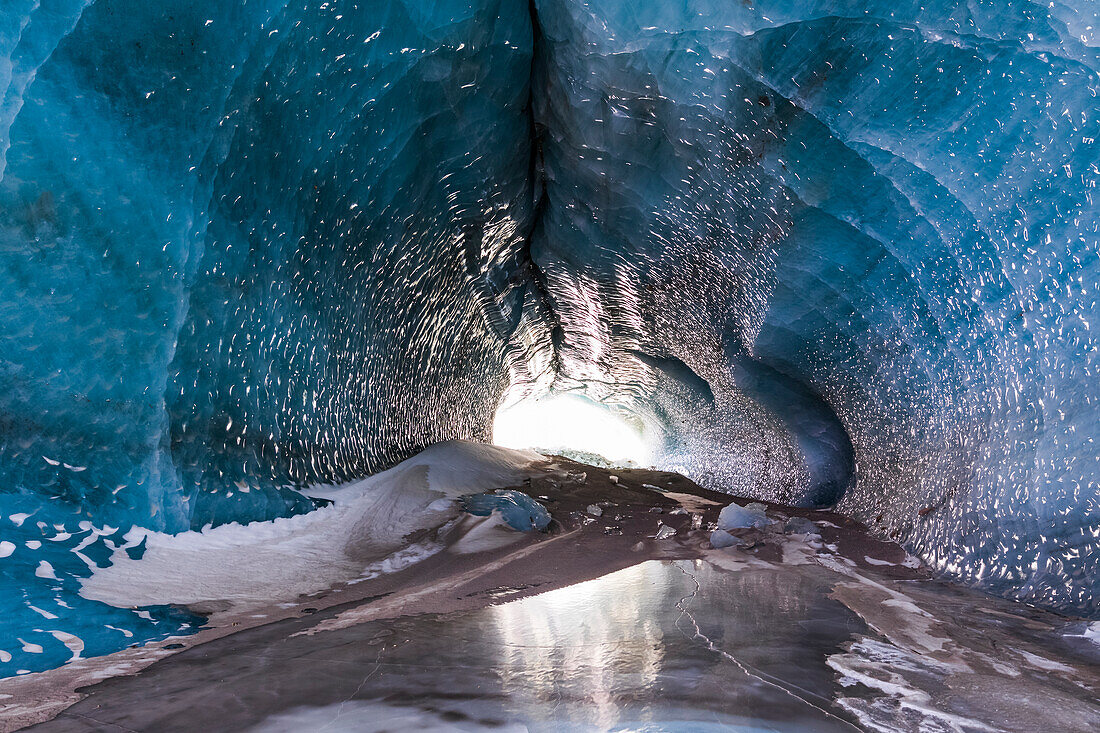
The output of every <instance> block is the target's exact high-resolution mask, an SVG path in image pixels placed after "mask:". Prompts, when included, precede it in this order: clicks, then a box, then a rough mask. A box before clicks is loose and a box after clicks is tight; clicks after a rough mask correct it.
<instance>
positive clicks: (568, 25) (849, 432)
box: [0, 0, 1100, 673]
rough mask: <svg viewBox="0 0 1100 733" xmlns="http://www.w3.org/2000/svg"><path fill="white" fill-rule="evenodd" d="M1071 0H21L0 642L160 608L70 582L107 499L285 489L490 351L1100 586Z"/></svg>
mask: <svg viewBox="0 0 1100 733" xmlns="http://www.w3.org/2000/svg"><path fill="white" fill-rule="evenodd" d="M532 12H533V15H532ZM1098 27H1100V19H1098V18H1097V6H1096V4H1095V3H1093V2H1087V1H1086V0H1071V1H1069V2H1063V3H1054V4H1051V5H1040V4H1035V3H1031V2H1024V1H1023V0H1005V1H1001V2H992V1H991V2H966V3H964V2H951V1H950V0H941V1H939V2H932V3H927V2H926V3H917V2H900V3H899V2H889V3H887V2H882V1H880V0H875V1H873V2H868V3H861V4H853V3H849V2H840V1H839V0H813V1H811V2H803V3H790V2H784V1H782V0H757V1H756V2H753V3H731V2H727V1H726V0H685V2H679V3H663V2H662V3H656V2H655V3H621V2H610V1H609V0H535V2H534V3H533V4H529V3H527V2H513V1H512V0H475V2H467V1H466V0H462V1H461V2H460V1H459V0H442V1H440V2H430V3H429V2H423V0H381V1H380V2H372V3H361V4H358V5H356V4H351V5H349V4H347V3H307V2H304V1H303V0H297V1H296V2H287V0H250V2H248V3H215V4H209V3H205V4H201V3H200V4H187V3H183V4H169V3H165V2H161V1H160V0H10V1H9V2H6V3H5V4H4V5H3V6H2V7H0V526H2V527H3V531H4V541H6V542H10V543H11V544H13V545H14V546H15V548H14V550H13V551H12V552H11V554H10V555H9V556H7V557H5V558H0V591H2V593H0V598H3V604H4V609H3V610H4V612H5V613H4V614H3V619H4V621H3V622H2V623H3V627H4V629H5V633H4V634H3V636H2V639H3V640H4V641H3V644H2V645H0V648H2V649H3V650H4V651H5V654H11V655H12V660H11V661H10V662H4V663H3V664H2V665H0V673H14V672H15V671H17V670H26V669H40V668H43V667H46V666H51V665H53V664H57V663H59V662H61V661H63V660H65V659H68V658H69V657H70V656H71V649H70V648H69V647H67V646H66V645H65V644H64V643H63V642H62V641H60V640H59V639H58V638H57V637H56V636H53V635H51V634H48V633H46V632H47V631H49V630H56V631H60V632H62V633H72V634H75V635H77V636H80V637H81V638H82V639H84V644H85V650H84V654H86V655H87V654H93V653H98V652H97V650H103V649H106V648H111V647H112V646H113V647H114V648H117V647H118V646H122V645H125V644H128V643H131V642H132V641H134V640H141V639H145V638H149V636H150V635H155V634H159V633H167V632H168V631H175V630H178V628H179V627H180V624H181V623H186V622H185V621H183V620H180V619H178V618H176V617H174V616H172V615H171V614H170V613H169V612H168V611H164V610H162V611H156V612H154V611H148V612H146V611H141V613H143V614H145V616H142V617H139V616H136V615H135V614H134V613H133V612H129V611H118V610H108V609H106V608H104V607H102V606H95V605H89V604H88V602H86V601H82V600H80V599H78V598H76V597H75V596H74V594H73V591H74V589H75V587H76V585H77V579H78V578H79V577H82V576H86V575H88V574H89V573H90V572H91V569H92V567H93V566H96V565H99V564H105V563H106V562H107V561H108V558H109V557H110V556H111V555H112V554H113V553H114V552H115V551H116V550H117V549H118V548H119V547H120V546H121V545H123V544H124V543H125V542H124V540H123V539H122V538H123V537H124V536H125V534H126V533H127V532H128V531H129V530H130V529H131V528H132V527H134V526H140V527H144V528H148V529H150V530H154V531H165V532H180V531H184V530H188V529H197V528H201V527H203V526H205V525H208V524H214V525H220V524H225V523H229V522H233V521H251V520H259V519H271V518H273V517H279V516H289V515H294V514H301V513H303V512H307V511H309V510H310V509H312V508H313V506H314V505H313V503H312V502H311V501H310V500H309V499H308V498H307V497H305V496H304V495H302V494H300V493H298V492H297V491H295V490H294V489H295V488H300V487H302V486H305V485H308V484H311V483H316V482H342V481H346V480H349V479H353V478H358V477H361V476H363V475H365V474H367V473H370V472H373V471H376V470H380V469H383V468H385V467H387V466H390V465H393V464H394V463H396V462H397V461H399V460H401V459H403V458H405V457H407V456H408V455H410V454H412V453H413V452H414V451H416V450H418V449H419V448H422V447H423V446H425V445H428V444H430V443H432V442H434V441H437V440H442V439H448V438H454V437H466V438H485V437H487V435H488V430H489V425H490V421H491V414H492V411H493V409H494V407H495V406H496V403H497V401H498V398H499V396H500V394H501V392H502V390H504V389H505V388H506V387H508V386H510V385H511V386H512V387H513V388H514V390H515V393H518V394H523V393H525V392H539V391H542V390H545V389H547V388H549V387H551V386H553V387H555V388H556V389H559V390H567V389H577V390H581V391H584V392H585V393H586V394H587V396H588V397H589V398H590V399H592V400H595V401H597V402H601V403H604V404H608V405H612V406H613V407H614V409H616V410H618V411H621V412H626V413H628V414H630V415H632V416H634V417H635V418H637V419H638V420H640V421H642V422H643V423H644V424H645V425H646V427H647V432H648V435H647V437H648V438H649V440H650V442H651V443H652V444H653V445H656V446H658V450H657V454H656V456H655V458H654V460H655V462H656V463H658V464H659V465H660V466H662V467H665V468H672V469H678V470H682V471H684V472H685V473H687V474H689V475H691V476H692V477H694V478H697V479H698V480H700V481H702V482H704V483H705V484H707V485H709V486H711V487H716V488H722V489H725V490H729V491H733V492H737V493H740V494H745V495H751V496H757V497H760V498H770V499H778V500H783V501H788V502H795V503H801V504H806V505H826V504H830V503H833V502H835V501H838V500H839V501H840V507H841V508H842V509H843V510H844V511H846V512H849V513H851V514H853V515H854V516H856V517H858V518H860V519H862V520H864V521H867V522H869V523H871V524H872V525H873V526H874V529H875V530H876V531H878V532H881V533H882V534H884V535H888V536H892V537H896V538H897V539H899V540H900V541H902V542H904V543H905V544H906V545H907V547H909V548H910V549H912V550H913V551H914V552H916V553H917V554H919V555H920V556H921V557H922V559H924V560H925V561H926V562H928V563H929V564H930V565H931V566H932V567H934V568H936V569H938V570H940V571H943V572H945V573H947V574H948V575H950V576H953V577H957V578H960V579H963V580H965V581H968V582H971V583H975V584H978V585H980V586H982V587H985V588H987V589H989V590H991V591H994V592H998V593H1004V594H1006V595H1009V596H1012V597H1016V598H1020V599H1023V600H1027V601H1030V602H1034V603H1039V604H1043V605H1047V606H1051V607H1056V608H1063V609H1069V610H1075V611H1077V612H1083V613H1086V614H1089V615H1096V614H1097V613H1100V608H1098V606H1097V593H1096V590H1097V586H1096V584H1097V582H1098V581H1097V579H1098V578H1100V566H1098V563H1100V551H1098V550H1097V543H1098V538H1100V478H1098V474H1100V447H1098V444H1097V443H1096V440H1095V439H1096V435H1097V430H1098V425H1100V412H1098V406H1097V405H1098V399H1100V394H1098V388H1097V384H1098V381H1097V376H1098V375H1097V367H1098V362H1100V356H1098V352H1097V348H1096V336H1095V332H1093V331H1091V327H1092V325H1095V324H1096V322H1097V316H1098V315H1100V313H1098V310H1100V308H1098V305H1097V303H1098V293H1100V290H1098V289H1100V258H1098V255H1097V248H1098V243H1100V235H1098V224H1100V217H1098V211H1100V209H1098V207H1097V204H1096V202H1095V199H1094V197H1095V186H1096V181H1097V179H1098V178H1100V168H1098V167H1097V162H1096V161H1097V159H1098V155H1097V144H1096V141H1097V138H1098V137H1100V129H1098V127H1100V121H1098V113H1097V101H1096V94H1097V89H1100V80H1098V77H1097V70H1098V69H1100V39H1098V37H1097V35H1096V29H1097V28H1098ZM23 515H28V516H29V518H24V521H21V522H17V521H14V520H11V519H8V517H15V516H23ZM85 543H87V544H85ZM5 547H6V546H5ZM77 548H79V549H77ZM131 549H132V550H133V551H134V552H140V549H139V548H131ZM43 563H46V564H45V565H44V564H43ZM158 614H159V615H158ZM50 616H56V617H57V618H56V619H51V618H50ZM42 621H49V624H48V625H49V629H46V628H45V627H44V626H43V624H42V623H41V622H42ZM109 627H116V628H118V629H122V631H112V630H111V629H110V628H109ZM36 628H41V629H43V631H41V632H35V631H31V630H33V629H36ZM8 629H17V630H20V631H19V633H14V632H13V633H7V630H8ZM78 630H79V633H78ZM24 631H25V634H24V635H23V636H19V634H22V633H24ZM26 634H29V635H30V637H33V640H32V638H30V637H28V636H27V635H26ZM126 634H133V635H134V636H132V637H131V636H127V635H126ZM93 636H94V637H95V638H93ZM17 638H23V639H26V640H27V641H28V642H30V644H29V645H28V646H18V645H17V644H16V643H15V642H11V641H10V640H11V639H17ZM34 645H38V646H41V647H42V650H43V651H42V653H41V654H39V653H37V652H32V651H26V650H27V649H30V648H33V646H34ZM21 650H22V651H21Z"/></svg>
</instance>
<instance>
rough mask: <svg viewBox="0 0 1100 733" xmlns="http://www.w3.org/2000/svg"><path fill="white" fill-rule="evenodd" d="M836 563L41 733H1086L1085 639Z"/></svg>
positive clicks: (286, 637) (146, 678) (379, 624)
mask: <svg viewBox="0 0 1100 733" xmlns="http://www.w3.org/2000/svg"><path fill="white" fill-rule="evenodd" d="M832 562H833V560H831V559H829V560H827V561H826V563H825V564H824V565H822V564H818V563H814V562H810V563H804V564H787V563H765V562H760V561H756V560H751V559H748V558H746V557H745V556H742V555H739V554H738V553H737V552H736V551H718V552H712V553H709V554H707V555H706V557H705V558H704V559H699V560H676V561H648V562H644V563H641V564H639V565H636V566H633V567H630V568H627V569H625V570H622V571H619V572H616V573H613V574H611V575H607V576H605V577H602V578H599V579H596V580H593V581H589V582H585V583H581V584H578V585H574V586H571V587H567V588H562V589H559V590H554V591H550V592H547V593H544V594H542V595H538V596H533V597H528V598H525V599H522V600H518V601H514V602H511V603H505V604H502V605H497V606H490V607H487V608H482V609H479V610H474V611H466V612H460V613H453V614H449V615H425V616H417V617H409V618H399V619H393V620H384V621H371V622H367V623H362V624H358V625H352V626H348V627H346V628H336V629H334V630H328V631H323V632H319V633H300V632H309V631H310V630H311V629H315V627H316V625H317V622H318V620H319V619H318V616H321V615H322V614H318V615H317V616H313V617H309V618H303V619H294V620H289V621H283V622H279V623H276V624H272V625H270V626H266V627H260V628H256V629H252V630H249V631H245V632H241V633H238V634H234V635H232V636H228V637H225V638H223V639H219V640H217V641H214V642H211V643H208V644H204V645H201V646H198V647H195V648H193V649H190V650H187V651H185V652H182V653H180V654H178V655H177V656H175V657H172V658H170V659H167V660H164V661H162V662H160V663H158V664H155V665H153V666H152V667H150V668H148V669H146V670H145V671H143V672H142V673H141V674H140V675H138V676H136V677H132V678H121V679H115V680H110V681H108V682H105V683H103V684H101V685H98V686H96V687H94V688H91V690H90V691H91V693H92V694H91V695H90V696H89V697H88V698H86V699H85V700H83V701H82V702H80V703H78V704H77V705H75V706H74V707H72V708H70V709H69V710H67V711H66V712H65V713H63V714H62V715H61V716H60V717H59V718H57V719H55V720H54V721H51V722H49V723H46V724H44V725H42V726H40V727H39V728H37V729H36V730H45V731H61V730H64V731H83V730H97V731H98V730H130V731H171V730H187V731H196V730H205V731H238V730H250V731H264V732H268V733H273V732H275V731H322V730H323V731H333V732H336V731H387V730H393V731H405V730H421V731H436V730H439V731H444V730H446V731H452V730H466V731H471V730H493V731H512V730H519V731H522V730H530V731H570V730H624V731H626V730H653V731H658V730H660V731H707V730H744V731H749V730H768V731H831V730H853V729H865V730H866V729H872V730H873V729H880V730H922V731H937V730H945V731H950V730H960V731H969V730H975V731H977V730H1011V731H1027V730H1044V731H1046V732H1047V733H1050V732H1051V731H1061V730H1082V731H1086V730H1097V729H1100V708H1098V707H1097V703H1096V697H1097V685H1098V681H1100V677H1098V670H1100V666H1098V662H1100V654H1098V653H1097V652H1098V651H1100V647H1095V646H1094V644H1093V642H1091V641H1088V640H1087V639H1086V638H1084V637H1075V636H1067V634H1072V633H1076V632H1079V631H1082V630H1084V629H1085V626H1084V625H1083V624H1081V623H1077V624H1074V623H1071V622H1067V621H1066V620H1065V619H1062V618H1061V617H1057V616H1053V615H1051V614H1045V613H1043V612H1039V611H1035V610H1032V609H1027V608H1026V607H1023V606H1019V605H1014V604H1008V603H1006V602H1002V601H998V600H996V599H990V598H987V597H985V596H981V595H978V594H975V593H972V592H969V591H965V590H962V589H957V588H953V587H951V586H946V585H943V584H940V583H936V582H933V581H928V582H924V583H920V582H910V581H907V582H901V581H889V580H883V579H878V580H873V579H870V578H867V577H865V576H862V575H860V574H858V573H854V572H852V571H851V570H850V569H848V568H846V567H842V566H840V565H836V566H835V567H830V563H832ZM335 615H336V614H335V613H333V614H330V617H335Z"/></svg>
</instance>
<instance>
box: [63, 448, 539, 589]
mask: <svg viewBox="0 0 1100 733" xmlns="http://www.w3.org/2000/svg"><path fill="white" fill-rule="evenodd" d="M546 470H547V461H546V459H545V458H544V457H543V456H541V455H539V454H538V453H533V452H530V451H516V450H509V449H507V448H501V447H498V446H490V445H482V444H478V443H469V442H465V441H449V442H446V443H439V444H436V445H433V446H431V447H429V448H427V449H426V450H424V451H423V452H421V453H420V454H418V455H416V456H414V457H412V458H410V459H408V460H406V461H404V462H403V463H400V464H398V465H397V466H394V467H393V468H391V469H389V470H388V471H383V472H382V473H379V474H376V475H374V476H371V477H369V478H366V479H363V480H362V481H356V482H353V483H350V484H346V485H344V486H341V487H335V488H333V487H325V488H318V489H315V490H313V491H310V492H307V493H308V494H310V495H311V496H320V497H323V498H327V499H331V500H332V501H333V504H331V505H330V506H326V507H323V508H320V509H317V510H315V511H313V512H310V513H308V514H304V515H300V516H296V517H289V518H283V519H276V520H274V521H270V522H253V523H251V524H247V525H240V524H235V523H234V524H229V525H223V526H220V527H214V528H206V529H204V530H202V531H200V532H184V533H182V534H178V535H166V534H162V533H159V532H150V531H147V530H137V531H132V532H130V533H128V534H127V536H126V539H127V545H128V546H132V545H133V544H137V543H139V542H141V540H142V539H143V538H144V539H145V540H146V549H145V553H144V555H143V556H142V558H141V559H140V560H133V559H131V558H130V557H129V556H128V555H127V554H126V552H125V549H124V548H119V549H118V550H116V551H115V553H114V555H113V557H112V558H111V562H112V564H111V566H110V567H107V568H97V569H95V570H94V572H93V574H92V576H91V577H90V578H87V579H85V580H84V581H83V587H82V589H81V595H83V596H84V597H85V598H90V599H92V600H98V601H103V602H105V603H109V604H111V605H114V606H120V607H132V606H145V605H158V604H166V603H181V604H194V603H200V602H203V601H215V600H224V601H228V602H230V603H231V604H233V605H234V606H237V607H238V610H239V608H241V607H255V606H267V605H272V604H275V603H279V602H287V601H294V600H296V599H297V598H298V597H299V596H300V595H302V594H306V593H311V592H315V591H319V590H323V589H325V588H330V587H333V586H335V585H337V584H339V583H344V582H349V581H355V580H356V579H359V578H361V576H363V575H364V574H366V575H368V576H369V575H371V574H372V573H375V574H377V573H381V572H392V571H394V570H397V569H401V568H404V567H407V566H408V565H409V564H411V563H412V562H416V561H418V560H420V559H423V558H424V557H427V556H428V555H430V554H431V551H430V550H432V551H434V550H433V549H432V548H430V547H429V546H428V545H423V546H421V547H419V548H418V549H416V550H412V551H411V552H406V554H405V555H399V556H395V557H392V558H391V559H390V561H389V563H388V564H387V563H386V562H384V561H383V562H380V561H382V560H383V558H387V557H388V556H392V555H394V553H395V552H397V551H399V550H402V549H403V548H406V546H407V544H408V543H407V541H406V539H405V538H406V537H407V536H408V535H410V534H411V533H413V532H416V531H418V530H425V529H430V528H434V527H439V526H441V525H443V524H445V523H446V522H448V521H450V520H452V519H454V518H455V517H457V516H458V514H459V512H460V509H459V507H458V505H457V502H455V501H454V500H455V499H457V498H458V497H459V496H462V495H463V494H470V493H478V492H483V491H487V490H491V489H495V488H500V487H504V486H514V485H516V484H518V483H520V482H521V481H522V480H523V479H524V478H526V477H528V476H533V475H536V474H539V473H542V472H544V471H546ZM409 549H410V550H411V549H412V548H409Z"/></svg>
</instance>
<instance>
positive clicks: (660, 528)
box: [653, 522, 676, 540]
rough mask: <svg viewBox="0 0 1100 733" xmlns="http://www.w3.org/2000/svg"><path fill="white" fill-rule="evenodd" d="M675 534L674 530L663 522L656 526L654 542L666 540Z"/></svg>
mask: <svg viewBox="0 0 1100 733" xmlns="http://www.w3.org/2000/svg"><path fill="white" fill-rule="evenodd" d="M675 534H676V530H675V529H673V528H672V527H670V526H668V525H667V524H665V523H664V522H661V523H660V524H658V525H657V534H655V535H653V539H655V540H667V539H668V538H669V537H672V536H674V535H675Z"/></svg>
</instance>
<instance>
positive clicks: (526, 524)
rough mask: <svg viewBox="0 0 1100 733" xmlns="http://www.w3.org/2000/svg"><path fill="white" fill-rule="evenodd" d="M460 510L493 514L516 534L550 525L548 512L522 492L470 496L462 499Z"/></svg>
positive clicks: (506, 491) (497, 492) (482, 514)
mask: <svg viewBox="0 0 1100 733" xmlns="http://www.w3.org/2000/svg"><path fill="white" fill-rule="evenodd" d="M462 508H463V510H465V511H466V512H467V513H468V514H473V515H475V516H479V517H487V516H489V515H490V514H492V513H494V512H498V513H499V514H500V517H501V519H503V520H504V521H505V523H506V524H507V525H508V526H509V527H511V528H512V529H514V530H516V531H518V532H529V531H531V530H535V529H537V530H543V529H546V528H547V527H548V526H549V525H550V512H548V511H546V507H544V506H543V505H542V504H539V503H538V502H537V501H535V500H534V499H532V498H531V497H530V496H528V495H527V494H525V493H523V492H522V491H516V490H515V489H497V490H496V491H494V492H493V493H491V494H470V495H467V496H464V497H462Z"/></svg>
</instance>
